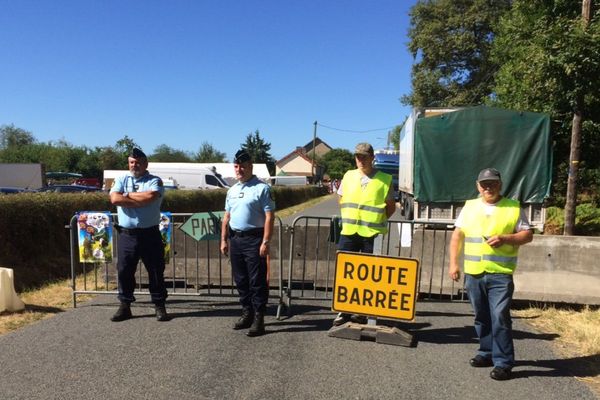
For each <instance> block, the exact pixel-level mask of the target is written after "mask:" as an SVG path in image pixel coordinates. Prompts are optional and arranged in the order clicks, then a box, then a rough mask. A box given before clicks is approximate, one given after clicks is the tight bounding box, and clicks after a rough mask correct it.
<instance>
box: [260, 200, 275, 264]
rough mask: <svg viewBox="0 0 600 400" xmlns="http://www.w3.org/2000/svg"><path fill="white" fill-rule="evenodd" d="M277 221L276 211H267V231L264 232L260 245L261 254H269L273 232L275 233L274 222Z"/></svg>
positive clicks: (262, 255)
mask: <svg viewBox="0 0 600 400" xmlns="http://www.w3.org/2000/svg"><path fill="white" fill-rule="evenodd" d="M274 222H275V213H274V212H273V211H265V233H264V234H263V241H262V243H261V245H260V250H259V253H260V256H261V257H266V256H267V255H269V246H270V241H271V234H272V233H273V223H274Z"/></svg>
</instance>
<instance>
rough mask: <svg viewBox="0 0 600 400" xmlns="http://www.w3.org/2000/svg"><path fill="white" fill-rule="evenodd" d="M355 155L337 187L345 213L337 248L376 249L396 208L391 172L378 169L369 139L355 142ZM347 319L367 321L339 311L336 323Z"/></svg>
mask: <svg viewBox="0 0 600 400" xmlns="http://www.w3.org/2000/svg"><path fill="white" fill-rule="evenodd" d="M354 159H355V161H356V167H357V168H356V169H353V170H350V171H348V172H346V173H345V174H344V177H343V178H342V182H341V183H340V187H339V189H338V190H337V193H338V195H339V196H340V210H341V214H342V231H341V234H340V240H339V243H338V250H342V251H358V252H362V253H373V242H374V240H375V237H376V236H377V235H383V234H386V233H387V231H388V226H387V220H388V218H389V217H391V216H392V214H394V211H396V202H395V200H394V193H393V191H392V190H391V187H392V176H391V175H389V174H386V173H383V172H381V171H378V170H377V169H375V167H374V166H373V162H374V161H375V153H374V152H373V147H372V146H371V145H370V144H369V143H359V144H357V145H356V148H355V150H354ZM348 321H352V322H356V323H365V322H366V317H364V316H360V315H354V314H353V315H350V314H346V313H339V314H338V315H337V317H336V318H335V319H334V320H333V325H334V326H339V325H342V324H344V323H346V322H348Z"/></svg>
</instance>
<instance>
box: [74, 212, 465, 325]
mask: <svg viewBox="0 0 600 400" xmlns="http://www.w3.org/2000/svg"><path fill="white" fill-rule="evenodd" d="M115 215H116V214H112V215H111V216H112V218H113V220H114V218H115ZM192 215H193V214H191V213H173V214H171V216H172V223H173V229H172V235H171V253H170V259H169V262H168V263H167V266H166V268H165V280H166V283H167V289H168V292H169V296H203V295H206V296H217V297H218V296H224V297H237V291H236V289H235V284H234V282H233V276H232V274H231V265H230V263H229V261H228V259H227V258H225V257H223V256H222V255H221V253H220V248H219V242H218V241H200V242H198V241H196V240H194V239H193V238H191V237H189V236H188V235H187V234H186V233H184V232H183V231H181V230H180V229H179V228H180V227H181V226H182V225H183V224H184V223H185V222H186V221H187V219H189V218H190V217H191V216H192ZM339 227H340V226H339V218H337V217H313V216H301V217H298V218H296V219H295V220H294V221H293V223H292V225H291V226H287V225H286V226H284V225H283V223H282V221H281V219H280V218H279V217H276V221H275V226H274V233H273V245H272V246H271V256H270V263H269V264H270V270H269V293H270V298H276V299H277V301H278V307H277V318H278V319H279V318H281V315H282V312H283V311H284V310H287V314H288V315H290V314H291V306H292V300H294V299H309V300H331V299H332V293H333V284H334V275H335V259H336V250H337V248H336V247H337V241H338V238H339ZM69 228H70V231H71V278H72V289H73V305H74V306H77V296H78V295H83V294H100V295H115V296H116V295H117V293H118V291H117V289H118V287H117V285H118V283H117V267H116V254H117V246H118V240H117V236H118V232H114V237H113V249H114V251H113V253H114V254H115V258H113V260H112V261H111V262H104V263H94V264H90V263H82V262H80V261H79V245H78V237H77V233H78V230H77V218H76V217H73V218H72V219H71V222H70V225H69ZM388 228H389V233H388V234H386V235H384V236H383V238H382V240H381V241H380V243H381V249H376V251H375V252H376V253H378V254H383V255H390V256H397V257H408V258H415V259H417V260H419V265H420V268H419V276H418V279H417V293H418V294H419V298H420V299H449V300H450V301H456V300H459V301H464V300H465V291H464V281H463V282H462V283H461V284H456V283H455V282H454V281H452V280H450V279H449V278H448V277H447V264H448V260H449V259H448V251H449V241H450V237H451V230H452V228H453V227H452V225H450V224H439V223H427V224H419V223H415V222H414V221H388ZM286 250H287V251H286ZM286 257H287V263H284V260H285V259H286ZM141 264H142V263H141V262H140V265H139V267H138V270H137V276H136V282H137V288H136V291H135V294H146V295H148V294H149V291H148V290H147V286H148V277H147V272H146V270H145V268H144V267H143V266H142V265H141ZM284 264H285V265H284ZM77 277H80V278H79V280H81V279H82V280H83V282H82V283H80V282H79V281H78V279H77Z"/></svg>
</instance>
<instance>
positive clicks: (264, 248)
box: [258, 242, 269, 257]
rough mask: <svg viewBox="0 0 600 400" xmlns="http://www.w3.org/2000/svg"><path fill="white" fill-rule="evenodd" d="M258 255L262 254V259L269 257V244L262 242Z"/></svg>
mask: <svg viewBox="0 0 600 400" xmlns="http://www.w3.org/2000/svg"><path fill="white" fill-rule="evenodd" d="M258 253H259V254H260V256H261V257H266V256H268V255H269V243H266V242H262V243H261V244H260V249H259V250H258Z"/></svg>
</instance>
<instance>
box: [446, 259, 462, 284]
mask: <svg viewBox="0 0 600 400" xmlns="http://www.w3.org/2000/svg"><path fill="white" fill-rule="evenodd" d="M448 275H449V276H450V279H452V280H453V281H454V282H458V280H459V279H460V267H459V266H458V264H457V263H454V262H451V263H450V267H449V268H448Z"/></svg>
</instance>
